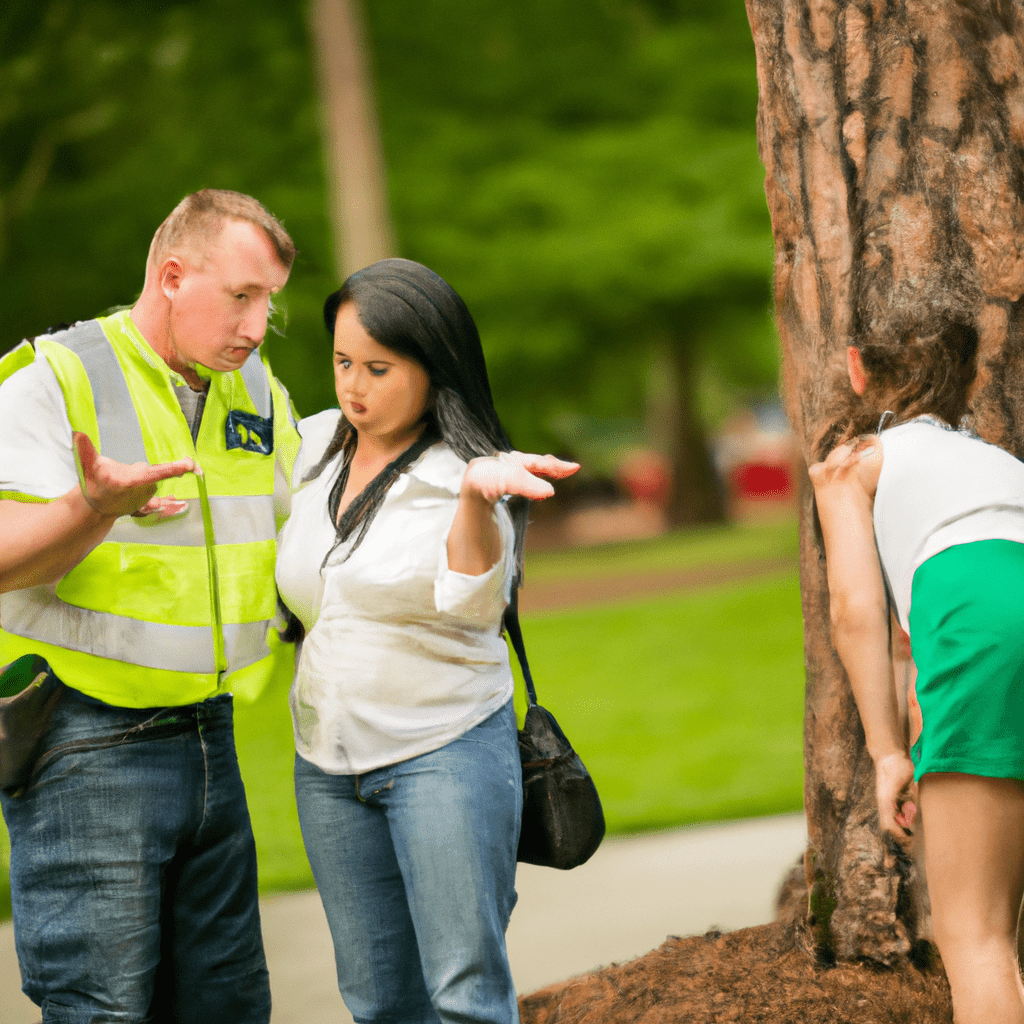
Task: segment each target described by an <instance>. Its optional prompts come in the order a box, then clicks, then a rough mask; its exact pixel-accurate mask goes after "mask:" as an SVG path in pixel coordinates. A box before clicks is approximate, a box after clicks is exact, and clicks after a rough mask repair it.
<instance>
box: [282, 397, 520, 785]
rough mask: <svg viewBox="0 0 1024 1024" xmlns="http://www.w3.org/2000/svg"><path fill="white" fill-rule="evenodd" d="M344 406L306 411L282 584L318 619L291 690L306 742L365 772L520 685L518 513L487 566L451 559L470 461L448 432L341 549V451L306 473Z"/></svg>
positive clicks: (315, 752) (343, 767)
mask: <svg viewBox="0 0 1024 1024" xmlns="http://www.w3.org/2000/svg"><path fill="white" fill-rule="evenodd" d="M339 416H340V413H339V411H338V410H336V409H334V410H327V411H326V412H322V413H318V414H317V415H316V416H311V417H309V418H308V419H305V420H302V421H301V422H300V423H299V432H300V434H301V435H302V451H301V452H300V454H299V459H298V461H297V463H296V467H295V476H294V480H295V483H296V487H297V488H298V489H297V490H296V492H295V494H294V495H293V498H292V514H291V517H290V518H289V519H288V521H287V523H286V524H285V525H284V527H283V529H282V530H281V533H280V535H279V536H278V553H277V585H278V589H279V590H280V592H281V596H282V598H283V599H284V602H285V604H287V605H288V607H289V608H290V609H291V610H292V611H293V612H294V613H295V614H296V615H297V616H298V618H299V619H300V621H301V622H302V624H303V626H305V628H306V638H305V640H304V641H303V644H302V648H301V652H300V655H299V659H298V667H297V671H296V676H295V681H294V682H293V684H292V690H291V697H290V700H291V708H292V720H293V723H294V728H295V744H296V748H297V750H298V752H299V754H300V755H301V756H302V757H304V758H305V759H306V760H308V761H310V762H312V763H313V764H315V765H317V766H318V767H319V768H321V769H322V770H323V771H325V772H330V773H333V774H359V773H362V772H367V771H371V770H372V769H374V768H380V767H383V766H384V765H388V764H394V763H396V762H398V761H404V760H407V759H408V758H410V757H416V756H418V755H419V754H424V753H427V752H428V751H431V750H436V749H438V748H439V747H442V746H444V745H445V744H446V743H448V742H450V741H451V740H453V739H455V738H457V737H458V736H461V735H462V734H463V733H464V732H466V731H467V730H469V729H471V728H472V727H473V726H474V725H477V724H478V723H479V722H482V721H483V720H484V719H485V718H487V717H488V716H489V715H490V714H492V713H493V712H494V711H496V710H497V709H498V708H500V707H501V706H502V705H503V704H505V702H506V701H507V700H508V699H509V698H510V697H511V695H512V687H513V682H512V673H511V670H510V668H509V658H508V647H507V646H506V644H505V640H504V639H503V637H502V636H501V632H500V624H501V616H502V612H503V611H504V608H505V605H506V604H507V603H508V598H509V588H510V584H511V580H512V575H513V569H514V557H515V556H514V533H513V527H512V521H511V519H510V517H509V515H508V512H507V511H506V509H505V508H504V506H503V505H502V504H499V505H498V506H496V509H495V515H496V519H497V524H498V529H499V533H500V535H501V543H502V556H501V558H500V559H499V560H498V562H497V564H496V565H495V566H494V567H493V568H492V569H491V570H489V571H488V572H486V573H484V574H483V575H482V576H466V575H463V574H462V573H457V572H454V571H452V570H451V569H449V568H448V554H447V540H448V531H449V529H450V528H451V524H452V520H453V519H454V517H455V511H456V508H457V505H458V495H459V489H460V487H461V484H462V478H463V475H464V474H465V471H466V463H465V462H463V461H462V460H461V459H460V458H459V457H458V456H456V455H455V454H454V453H453V452H452V451H451V450H450V449H449V448H448V447H447V446H445V445H444V444H443V443H438V444H436V445H434V446H433V447H431V448H429V449H427V451H426V452H424V453H423V455H422V456H421V457H420V458H419V459H418V460H417V461H416V462H415V463H413V465H412V466H411V467H410V468H409V469H408V470H407V471H406V472H405V473H403V474H402V475H401V476H400V477H399V478H398V480H396V481H395V483H394V484H393V485H392V487H391V489H390V490H389V491H388V494H387V497H386V498H385V500H384V503H383V505H382V506H381V508H380V510H379V511H378V512H377V515H376V517H375V518H374V520H373V523H372V525H371V526H370V528H369V530H368V532H367V534H366V536H365V537H364V538H363V540H362V543H361V544H360V545H359V546H358V547H357V548H356V549H355V550H354V551H352V553H351V556H350V557H348V558H347V559H346V557H345V556H346V554H348V552H349V551H350V549H351V543H350V542H346V543H345V544H344V545H341V546H339V547H338V548H337V549H336V550H335V551H333V552H332V553H331V555H330V557H329V558H328V559H327V563H326V565H324V566H323V568H322V569H321V564H322V563H323V561H324V556H325V555H326V554H327V552H328V551H329V550H330V548H331V546H332V545H333V544H334V537H335V531H334V526H333V525H332V523H331V521H330V516H329V514H328V511H327V498H328V494H329V493H330V489H331V485H332V484H333V483H334V481H335V479H336V478H337V474H338V471H339V468H340V458H341V457H340V455H339V456H338V457H337V458H335V460H334V461H333V462H332V463H331V464H330V465H328V466H327V467H326V468H325V469H324V470H323V472H322V473H321V474H320V476H319V477H317V478H316V479H315V480H312V481H310V482H309V483H308V484H305V485H302V484H301V479H302V477H303V476H304V475H305V473H306V472H307V471H308V469H309V468H310V467H311V466H312V465H315V464H316V462H317V461H318V460H319V458H320V456H321V455H322V454H323V452H324V451H325V449H326V447H327V443H328V441H329V439H330V437H331V435H332V434H333V432H334V428H335V426H336V425H337V422H338V417H339Z"/></svg>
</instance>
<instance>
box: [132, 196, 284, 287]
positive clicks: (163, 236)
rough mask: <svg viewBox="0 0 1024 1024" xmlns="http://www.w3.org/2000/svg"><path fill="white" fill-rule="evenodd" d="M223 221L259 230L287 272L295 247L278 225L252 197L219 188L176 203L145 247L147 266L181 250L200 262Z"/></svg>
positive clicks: (271, 215) (282, 227) (272, 216)
mask: <svg viewBox="0 0 1024 1024" xmlns="http://www.w3.org/2000/svg"><path fill="white" fill-rule="evenodd" d="M225 218H230V219H232V220H244V221H248V222H249V223H250V224H255V225H256V227H258V228H261V229H262V231H263V233H264V234H265V235H266V236H267V238H269V239H270V242H271V244H272V245H273V246H274V251H275V252H276V253H277V258H278V259H279V260H280V261H281V265H282V266H283V267H284V268H285V270H291V268H292V263H293V262H294V261H295V243H294V242H293V241H292V240H291V238H290V237H289V235H288V232H287V231H285V229H284V226H283V225H282V224H281V222H280V221H279V220H278V219H277V218H276V217H275V216H274V215H273V214H272V213H271V212H270V211H269V210H268V209H267V208H266V207H265V206H264V205H263V204H262V203H260V202H259V201H258V200H256V199H253V197H252V196H247V195H243V194H242V193H241V192H231V191H229V190H228V189H223V188H204V189H202V190H201V191H199V192H193V193H192V194H191V195H189V196H185V198H184V199H182V201H181V202H180V203H178V205H177V206H176V207H175V208H174V209H173V210H172V211H171V213H170V215H169V216H168V217H167V219H166V220H165V221H164V222H163V224H161V225H160V227H158V228H157V230H156V234H155V235H154V236H153V242H152V244H151V245H150V247H149V262H150V265H156V264H159V262H160V261H161V260H163V259H164V258H165V257H166V256H168V255H170V254H171V253H172V252H174V251H175V250H179V251H181V250H184V251H185V252H188V253H189V254H191V255H194V256H195V257H196V258H198V259H201V258H202V255H203V253H204V252H205V250H206V247H207V245H208V244H209V243H210V242H211V241H212V240H213V239H214V238H215V237H216V235H217V234H218V232H219V231H220V229H221V226H222V224H223V222H224V220H225Z"/></svg>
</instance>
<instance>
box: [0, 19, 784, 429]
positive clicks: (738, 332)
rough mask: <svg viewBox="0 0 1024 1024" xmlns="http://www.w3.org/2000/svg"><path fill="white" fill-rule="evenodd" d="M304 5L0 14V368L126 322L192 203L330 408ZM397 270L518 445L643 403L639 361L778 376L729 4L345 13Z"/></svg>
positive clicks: (285, 370)
mask: <svg viewBox="0 0 1024 1024" xmlns="http://www.w3.org/2000/svg"><path fill="white" fill-rule="evenodd" d="M306 6H307V4H306V2H305V0H283V2H275V0H250V2H248V3H245V4H243V3H242V2H241V0H209V2H204V3H199V2H196V0H132V2H130V3H124V2H119V0H81V2H72V0H9V2H8V3H6V4H5V5H4V6H3V8H2V10H0V139H2V145H0V270H2V274H3V288H2V291H0V313H2V322H3V325H4V326H3V333H2V335H0V349H6V348H9V347H10V346H12V345H13V344H14V343H16V342H17V341H19V340H20V339H21V338H22V337H25V336H28V335H31V334H34V333H37V332H38V331H40V330H42V329H44V328H45V327H47V326H49V325H51V324H54V323H59V322H64V321H71V320H76V319H79V318H82V317H87V316H92V315H95V314H96V313H98V312H101V311H104V310H106V309H109V308H111V307H114V306H117V305H123V304H127V303H130V302H132V301H133V300H134V297H135V295H136V294H137V293H138V290H139V288H140V286H141V282H142V272H143V265H144V261H145V256H146V251H147V247H148V244H149V239H150V237H151V236H152V232H153V230H154V229H155V227H156V226H157V224H159V222H160V221H161V220H162V219H163V217H164V216H165V215H166V214H167V213H168V212H169V210H170V209H171V207H172V206H173V205H174V204H175V203H176V202H177V201H178V200H179V199H180V198H181V196H183V195H184V194H186V193H187V192H189V191H192V190H193V189H196V188H200V187H203V186H207V185H214V186H219V187H227V188H235V189H238V190H241V191H245V192H250V193H252V194H254V195H256V196H258V197H259V198H260V199H262V200H263V201H264V202H265V203H266V204H267V206H268V207H269V208H270V209H272V210H273V211H274V212H275V213H277V214H278V215H279V216H280V217H282V219H283V220H284V221H285V223H286V225H287V226H288V227H289V229H290V230H291V231H292V234H293V235H294V237H295V239H296V241H297V244H298V246H299V250H300V253H299V258H298V261H297V263H296V266H295V269H294V271H293V274H292V280H291V282H290V284H289V286H288V288H287V289H286V291H285V296H284V299H285V304H286V306H287V312H288V329H287V333H288V337H289V340H288V342H287V343H286V344H282V343H280V342H277V341H276V339H272V343H271V346H270V351H271V359H272V362H273V364H274V368H275V371H276V372H278V374H279V375H280V376H281V377H282V379H283V380H284V382H285V384H286V385H287V386H288V387H289V388H290V390H291V391H292V393H293V397H294V398H295V399H296V402H297V404H298V406H299V409H300V411H302V412H310V411H314V410H316V409H318V408H322V407H324V406H326V405H329V404H333V394H332V389H331V380H330V375H329V372H328V365H327V361H326V359H325V358H324V355H325V345H324V338H323V333H322V328H321V326H320V320H319V310H320V305H321V303H322V301H323V298H324V296H325V295H326V294H327V293H328V292H329V291H330V290H332V288H333V287H334V286H336V284H337V282H336V281H335V279H334V272H333V269H332V261H331V242H330V237H329V229H328V224H327V220H326V216H325V213H326V209H327V204H326V201H325V182H324V177H323V170H322V163H321V143H320V139H319V118H318V113H317V109H318V107H317V100H316V96H315V86H314V81H313V76H312V71H311V60H310V47H309V39H308V35H307V33H308V30H307V26H306V20H305V19H306ZM363 6H364V8H365V13H366V17H367V20H368V23H369V29H370V39H371V44H372V54H371V63H372V64H373V66H374V68H375V72H376V75H375V79H376V85H377V90H378V99H379V108H380V114H381V123H382V129H383V134H384V141H385V151H386V155H387V159H388V167H389V184H390V196H391V201H392V205H393V210H394V219H395V222H396V229H397V235H398V238H399V240H400V249H401V251H402V252H403V254H405V255H408V256H410V257H412V258H414V259H419V260H422V261H423V262H425V263H427V264H429V265H430V266H433V267H435V268H436V269H438V270H439V271H440V272H441V273H442V274H444V275H445V276H447V277H449V278H450V279H451V280H452V282H453V283H454V284H455V285H456V287H457V288H458V289H459V290H460V291H461V292H462V293H463V294H464V295H465V296H466V298H467V299H468V301H469V303H470V306H471V308H472V309H473V311H474V313H475V314H476V316H477V318H478V319H479V321H480V323H481V327H482V333H483V336H484V340H485V345H486V347H487V351H488V357H489V361H490V365H491V373H492V378H493V383H494V390H495V394H496V398H497V401H498V404H499V407H500V409H501V411H502V413H503V416H504V417H505V418H506V419H507V420H508V422H509V426H510V428H511V429H512V430H513V433H514V434H515V436H516V438H517V441H518V442H519V443H520V444H521V445H523V446H526V445H530V444H534V443H536V444H545V443H549V442H550V440H551V434H550V430H551V428H550V424H551V423H552V422H554V417H555V414H556V413H558V412H566V411H571V412H575V413H580V412H583V413H587V414H597V415H604V416H621V415H623V414H624V413H627V414H628V413H633V414H635V412H636V410H637V409H638V408H639V406H640V405H641V404H642V401H643V390H644V384H643V379H644V374H645V373H646V372H647V366H648V352H649V350H650V349H651V348H652V346H660V345H663V344H664V342H665V341H666V340H668V341H670V342H671V343H673V344H685V345H688V346H692V347H694V348H695V349H696V350H699V352H700V353H701V357H702V359H704V360H705V361H708V360H711V361H713V362H714V363H715V364H716V366H717V367H718V372H719V373H720V375H722V376H724V378H726V379H728V380H729V381H731V382H733V384H734V385H736V386H741V387H749V388H755V389H763V388H764V387H766V386H770V382H771V381H772V380H773V379H774V372H775V362H776V360H775V352H774V341H773V335H772V331H771V327H770V325H769V323H768V322H767V318H766V317H765V315H764V311H765V309H766V307H767V302H768V292H767V281H768V273H769V268H770V238H769V232H768V221H767V214H766V210H765V204H764V200H763V194H762V188H761V180H762V174H761V170H760V166H759V164H758V161H757V156H756V152H755V145H754V136H753V125H754V111H755V103H756V83H755V79H754V60H753V49H752V45H751V40H750V36H749V30H748V29H747V26H746V22H745V19H744V15H743V9H742V5H740V4H723V5H719V4H701V3H696V2H693V0H607V2H604V3H601V4H594V3H591V2H589V0H524V2H522V3H519V4H515V5H497V6H494V5H492V6H491V7H489V8H488V10H487V12H486V16H483V15H482V14H481V11H480V9H479V8H478V6H477V5H474V4H469V3H467V2H466V0H433V2H431V3H430V4H424V3H421V2H419V0H387V2H385V3H364V4H363Z"/></svg>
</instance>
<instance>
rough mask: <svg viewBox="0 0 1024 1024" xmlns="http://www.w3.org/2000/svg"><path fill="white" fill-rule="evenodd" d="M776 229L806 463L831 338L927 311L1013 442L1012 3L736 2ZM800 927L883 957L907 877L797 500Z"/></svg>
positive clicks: (1021, 120)
mask: <svg viewBox="0 0 1024 1024" xmlns="http://www.w3.org/2000/svg"><path fill="white" fill-rule="evenodd" d="M746 4H747V14H748V17H749V20H750V24H751V27H752V29H753V36H754V45H755V49H756V51H757V76H758V83H759V86H760V102H759V107H758V138H759V148H760V153H761V158H762V160H763V162H764V165H765V169H766V172H767V173H766V183H765V191H766V193H767V197H768V206H769V209H770V212H771V217H772V229H773V234H774V239H775V303H776V313H777V317H778V326H779V333H780V335H781V338H782V345H783V394H784V400H785V403H786V407H787V411H788V414H789V417H790V419H791V422H792V424H793V426H794V428H795V430H796V432H797V435H798V438H799V440H800V441H801V443H802V445H803V451H804V454H805V456H806V457H807V459H808V460H812V459H813V451H812V449H813V445H814V442H815V439H816V438H817V437H819V436H820V435H821V433H822V431H823V429H824V428H825V427H826V426H828V425H829V424H830V422H832V420H831V417H832V416H833V415H834V414H833V413H832V411H831V410H832V408H833V406H832V403H833V401H834V400H835V398H836V396H837V395H838V394H839V393H840V389H842V388H844V387H845V386H846V385H845V384H844V383H843V372H844V371H843V367H844V352H845V348H846V346H847V344H848V343H849V342H850V341H852V340H853V339H855V338H857V337H859V336H862V335H864V334H866V333H872V334H875V335H881V336H888V337H899V336H900V334H901V332H902V330H903V329H905V328H906V327H907V326H909V325H912V324H913V323H914V322H915V321H917V320H919V319H920V318H921V317H923V316H925V315H927V314H930V313H933V312H934V311H944V312H947V313H948V314H949V315H950V316H951V317H953V318H956V319H959V320H965V321H967V322H972V323H975V324H976V325H977V328H978V331H979V336H980V354H979V380H978V383H977V384H976V386H975V388H974V390H973V396H972V406H973V411H974V414H975V418H976V425H977V428H978V430H979V432H980V433H981V434H982V436H984V437H985V438H986V439H987V440H989V441H992V442H994V443H997V444H1000V445H1002V446H1004V447H1006V448H1008V449H1009V450H1010V451H1012V452H1013V453H1014V454H1015V455H1017V456H1018V457H1020V456H1024V305H1022V303H1021V295H1022V293H1024V242H1022V239H1024V205H1022V196H1024V65H1022V52H1024V22H1022V7H1021V4H1020V3H1019V2H1016V0H987V2H986V0H746ZM801 513H802V514H801V521H802V541H801V578H802V588H803V608H804V618H805V644H806V664H807V698H806V715H805V766H806V782H805V804H806V809H807V816H808V830H809V847H808V850H807V854H806V857H805V869H806V877H807V881H808V883H809V885H810V887H811V895H810V916H809V918H808V919H807V921H806V924H807V925H808V926H809V928H810V931H809V932H808V935H809V936H810V937H813V938H814V940H815V941H816V943H817V945H818V947H819V949H820V950H822V951H823V952H824V953H826V955H835V956H838V957H840V958H843V959H846V958H857V957H868V958H870V959H873V960H876V961H880V962H884V963H890V964H891V963H895V962H896V961H897V960H898V959H899V958H901V957H902V956H904V955H906V954H907V953H908V951H909V950H910V949H911V947H912V944H913V942H914V940H915V938H916V921H915V900H914V899H912V898H910V897H911V893H910V892H909V889H910V888H911V887H912V884H913V882H912V878H911V877H910V875H911V874H912V872H909V871H907V870H904V869H906V867H907V866H906V865H900V864H899V863H897V860H896V858H894V856H893V854H892V853H891V852H890V851H887V850H886V848H885V846H884V844H883V842H882V840H881V839H880V837H879V835H878V830H877V816H876V813H875V809H874V796H873V788H874V782H873V771H872V765H871V761H870V758H869V757H868V755H867V753H866V751H865V749H864V744H863V734H862V732H861V729H860V725H859V722H858V718H857V713H856V709H855V706H854V703H853V698H852V695H851V693H850V689H849V685H848V683H847V681H846V678H845V675H844V673H843V670H842V668H841V666H840V663H839V660H838V657H837V656H836V654H835V651H834V650H833V648H832V646H831V643H830V639H829V612H828V593H827V588H826V580H825V565H824V555H823V552H822V550H821V547H820V545H819V544H817V543H816V541H815V539H814V536H813V530H812V508H811V502H810V496H809V489H808V488H807V487H806V486H805V496H804V501H803V507H802V510H801Z"/></svg>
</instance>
